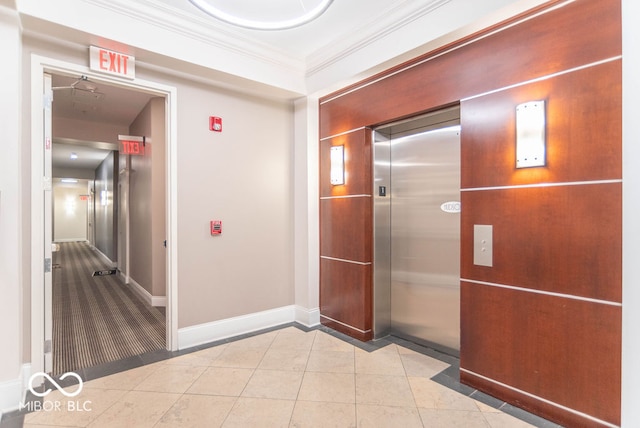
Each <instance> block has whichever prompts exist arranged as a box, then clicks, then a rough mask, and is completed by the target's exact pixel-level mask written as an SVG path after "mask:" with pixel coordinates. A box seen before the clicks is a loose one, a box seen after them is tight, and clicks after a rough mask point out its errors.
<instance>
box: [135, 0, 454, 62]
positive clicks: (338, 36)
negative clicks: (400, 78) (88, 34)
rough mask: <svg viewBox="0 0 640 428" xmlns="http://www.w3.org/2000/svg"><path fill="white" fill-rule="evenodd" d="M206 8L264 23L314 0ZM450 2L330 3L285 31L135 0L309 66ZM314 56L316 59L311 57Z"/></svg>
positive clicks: (223, 0) (167, 0)
mask: <svg viewBox="0 0 640 428" xmlns="http://www.w3.org/2000/svg"><path fill="white" fill-rule="evenodd" d="M206 1H207V2H208V3H209V4H211V5H213V6H215V7H217V8H219V9H221V10H224V11H225V12H229V13H232V14H234V15H237V16H241V17H244V18H247V19H252V20H264V21H266V22H270V21H274V20H279V19H282V18H279V17H291V16H294V15H296V14H299V13H300V12H302V11H304V10H309V9H311V8H313V7H314V6H315V5H317V4H318V3H319V1H318V0H268V1H267V0H234V1H229V0H206ZM449 1H451V0H420V1H416V0H334V1H333V2H332V4H331V5H330V6H329V8H328V9H327V10H326V11H325V12H324V13H323V14H322V15H320V16H319V17H318V18H317V19H316V20H314V21H312V22H310V23H308V24H305V25H303V26H300V27H296V28H291V29H287V30H274V31H269V30H267V31H265V30H250V29H244V28H239V27H235V26H232V25H230V24H227V23H225V22H222V21H220V20H218V19H216V18H213V17H211V16H209V15H207V14H206V13H204V12H203V11H202V10H200V9H199V8H197V7H196V6H194V5H193V4H192V3H191V2H189V0H136V1H135V3H138V4H141V5H145V4H147V5H149V4H151V3H155V5H156V9H159V10H160V11H164V12H167V13H169V14H172V15H173V16H175V17H179V18H183V19H186V20H189V21H191V22H193V23H194V25H196V26H202V28H203V29H208V31H220V30H222V31H225V32H229V34H233V35H236V36H237V38H239V39H240V40H238V41H239V42H240V41H249V42H251V43H253V44H254V46H255V47H256V48H258V49H261V48H262V49H264V48H268V49H270V50H272V51H274V52H280V53H282V54H284V55H286V56H288V57H289V58H290V59H293V60H302V61H304V62H306V63H307V65H312V63H314V62H317V61H318V60H319V58H321V57H326V56H330V54H331V53H333V52H338V51H341V50H344V49H346V48H350V47H352V46H354V45H358V44H360V43H363V42H365V41H366V40H368V39H370V38H371V37H375V36H376V35H380V34H381V33H384V32H385V31H387V30H388V29H389V28H390V27H394V26H395V25H397V24H398V23H403V22H405V21H407V20H411V19H415V18H417V17H419V16H422V15H424V14H426V13H428V12H430V11H432V10H434V9H435V8H437V7H439V6H441V5H443V4H445V3H448V2H449ZM314 58H315V59H314Z"/></svg>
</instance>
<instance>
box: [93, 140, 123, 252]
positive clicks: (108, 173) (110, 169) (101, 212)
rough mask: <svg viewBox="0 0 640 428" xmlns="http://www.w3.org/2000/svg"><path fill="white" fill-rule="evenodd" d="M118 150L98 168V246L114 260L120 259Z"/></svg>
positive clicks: (96, 190) (95, 223) (96, 228)
mask: <svg viewBox="0 0 640 428" xmlns="http://www.w3.org/2000/svg"><path fill="white" fill-rule="evenodd" d="M117 201H118V152H116V151H113V152H111V153H110V154H109V155H108V156H107V157H106V158H105V159H104V160H103V161H102V163H101V164H100V165H99V166H98V168H96V180H95V198H94V209H95V222H94V227H95V234H96V244H95V246H96V248H97V249H98V250H100V252H102V254H104V255H105V256H107V257H108V258H109V260H111V261H112V262H114V263H115V262H117V261H118V245H117V243H118V206H117Z"/></svg>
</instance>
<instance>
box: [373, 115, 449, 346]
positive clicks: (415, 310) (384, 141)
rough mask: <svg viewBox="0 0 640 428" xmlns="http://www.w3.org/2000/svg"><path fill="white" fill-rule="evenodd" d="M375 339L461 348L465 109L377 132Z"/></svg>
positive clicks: (375, 132)
mask: <svg viewBox="0 0 640 428" xmlns="http://www.w3.org/2000/svg"><path fill="white" fill-rule="evenodd" d="M373 133H374V135H373V142H374V143H373V147H374V150H373V152H374V155H373V156H374V183H373V195H374V199H373V200H374V299H373V300H374V337H375V338H380V337H383V336H385V335H387V334H392V335H395V336H399V337H402V338H405V339H408V340H411V341H414V342H417V343H420V344H423V345H426V346H430V347H432V348H435V349H438V350H440V351H443V352H445V353H448V354H451V355H455V356H458V355H459V350H460V211H461V205H460V109H459V106H455V107H451V108H447V109H443V110H440V111H437V112H433V113H429V114H426V115H422V116H419V117H416V118H412V119H409V120H403V121H400V122H395V123H392V124H387V125H384V126H381V127H378V128H375V129H374V131H373Z"/></svg>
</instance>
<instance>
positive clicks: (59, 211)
mask: <svg viewBox="0 0 640 428" xmlns="http://www.w3.org/2000/svg"><path fill="white" fill-rule="evenodd" d="M81 195H85V196H87V195H88V192H87V180H79V181H78V182H77V183H61V182H57V183H54V184H53V240H54V241H55V242H68V241H85V240H87V204H88V203H93V201H91V202H90V201H89V200H84V201H83V200H81V199H80V196H81Z"/></svg>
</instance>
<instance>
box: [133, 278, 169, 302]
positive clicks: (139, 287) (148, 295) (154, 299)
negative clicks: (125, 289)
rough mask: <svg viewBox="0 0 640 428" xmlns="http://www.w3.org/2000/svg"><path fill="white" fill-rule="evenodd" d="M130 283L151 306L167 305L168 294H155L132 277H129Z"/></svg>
mask: <svg viewBox="0 0 640 428" xmlns="http://www.w3.org/2000/svg"><path fill="white" fill-rule="evenodd" d="M129 284H130V285H132V286H133V291H135V292H136V293H138V295H139V296H140V297H142V299H143V300H144V301H145V302H147V303H148V304H150V305H151V306H167V297H166V296H153V295H152V294H151V293H149V292H148V291H147V290H146V289H145V288H144V287H143V286H142V285H140V284H138V283H137V282H136V281H135V280H134V279H133V278H131V277H129Z"/></svg>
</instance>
